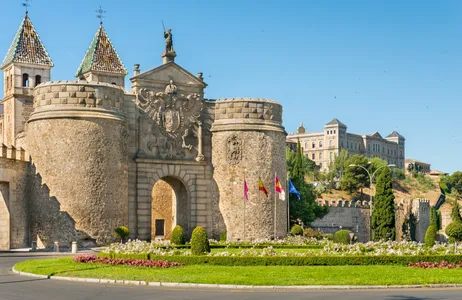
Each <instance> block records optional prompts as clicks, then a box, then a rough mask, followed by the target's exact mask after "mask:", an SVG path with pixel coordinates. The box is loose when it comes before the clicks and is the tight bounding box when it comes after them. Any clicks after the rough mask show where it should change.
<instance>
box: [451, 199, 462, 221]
mask: <svg viewBox="0 0 462 300" xmlns="http://www.w3.org/2000/svg"><path fill="white" fill-rule="evenodd" d="M451 220H452V221H453V222H462V217H461V216H460V206H459V202H458V201H457V200H456V201H454V205H453V206H452V211H451Z"/></svg>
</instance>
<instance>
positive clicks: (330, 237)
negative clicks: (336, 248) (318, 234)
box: [326, 233, 334, 241]
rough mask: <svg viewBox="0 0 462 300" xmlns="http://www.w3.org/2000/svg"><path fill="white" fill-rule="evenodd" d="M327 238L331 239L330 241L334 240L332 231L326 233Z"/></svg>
mask: <svg viewBox="0 0 462 300" xmlns="http://www.w3.org/2000/svg"><path fill="white" fill-rule="evenodd" d="M326 238H327V239H328V240H329V241H333V240H334V235H333V234H332V233H327V234H326Z"/></svg>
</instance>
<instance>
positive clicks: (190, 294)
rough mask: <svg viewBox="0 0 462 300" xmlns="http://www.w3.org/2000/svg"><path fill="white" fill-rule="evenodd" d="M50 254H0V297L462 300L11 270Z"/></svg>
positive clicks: (442, 293) (459, 294) (424, 292)
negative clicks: (78, 279)
mask: <svg viewBox="0 0 462 300" xmlns="http://www.w3.org/2000/svg"><path fill="white" fill-rule="evenodd" d="M44 257H50V254H29V253H0V300H29V299H31V300H53V299H65V300H119V299H120V300H122V299H123V300H126V299H130V300H138V299H155V300H171V299H191V300H196V299H197V300H209V299H220V300H230V299H240V300H244V299H245V300H246V299H249V300H253V299H265V300H267V299H269V300H273V299H274V300H276V299H283V300H294V299H342V300H353V299H354V300H362V299H386V300H416V299H422V300H430V299H441V300H443V299H444V300H446V299H462V289H445V290H442V289H418V290H367V291H319V292H307V291H274V290H271V291H266V290H236V291H231V290H210V289H187V290H186V289H168V288H155V287H144V286H138V287H135V286H123V285H104V284H88V283H75V282H63V281H56V280H50V279H36V278H31V277H25V276H19V275H16V274H14V273H13V272H12V271H11V268H12V267H13V265H14V264H15V263H17V262H19V261H23V260H28V259H38V258H44Z"/></svg>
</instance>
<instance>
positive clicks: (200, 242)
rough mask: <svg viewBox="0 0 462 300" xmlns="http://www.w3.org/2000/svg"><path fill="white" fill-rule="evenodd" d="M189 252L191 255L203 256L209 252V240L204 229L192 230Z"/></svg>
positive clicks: (198, 227)
mask: <svg viewBox="0 0 462 300" xmlns="http://www.w3.org/2000/svg"><path fill="white" fill-rule="evenodd" d="M191 252H192V254H193V255H203V254H205V253H209V252H210V244H209V239H208V237H207V232H205V229H204V227H201V226H197V227H196V228H194V230H193V232H192V236H191Z"/></svg>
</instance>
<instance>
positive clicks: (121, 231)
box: [114, 226, 130, 242]
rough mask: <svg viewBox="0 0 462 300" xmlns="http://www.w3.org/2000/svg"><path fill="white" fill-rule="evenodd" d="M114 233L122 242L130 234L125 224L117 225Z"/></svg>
mask: <svg viewBox="0 0 462 300" xmlns="http://www.w3.org/2000/svg"><path fill="white" fill-rule="evenodd" d="M114 235H115V236H118V237H120V239H121V241H122V242H123V241H124V240H125V239H126V238H128V236H129V235H130V230H129V229H128V227H126V226H119V227H117V228H116V229H115V230H114Z"/></svg>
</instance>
